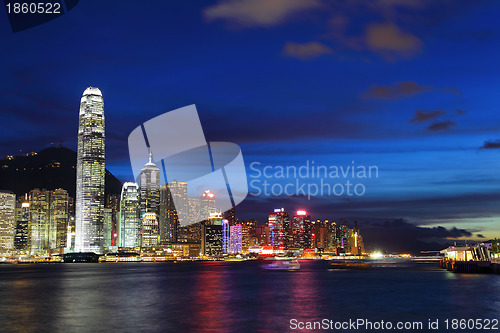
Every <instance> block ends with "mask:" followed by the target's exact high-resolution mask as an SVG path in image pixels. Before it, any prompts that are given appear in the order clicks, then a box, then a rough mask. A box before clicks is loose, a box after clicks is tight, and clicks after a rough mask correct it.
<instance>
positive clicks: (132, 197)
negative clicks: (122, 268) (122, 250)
mask: <svg viewBox="0 0 500 333" xmlns="http://www.w3.org/2000/svg"><path fill="white" fill-rule="evenodd" d="M119 216H120V218H119V223H118V243H119V246H120V247H127V248H133V247H137V246H141V228H142V223H141V217H140V209H139V185H137V183H130V182H126V183H125V184H123V187H122V194H121V198H120V215H119Z"/></svg>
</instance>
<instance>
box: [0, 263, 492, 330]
mask: <svg viewBox="0 0 500 333" xmlns="http://www.w3.org/2000/svg"><path fill="white" fill-rule="evenodd" d="M259 265H260V264H259V263H258V262H189V263H100V264H47V265H44V264H39V265H0V323H1V328H0V330H1V331H2V332H4V331H5V332H9V331H14V332H15V331H19V332H41V331H46V332H89V331H92V332H101V331H120V332H124V331H125V332H137V331H141V332H144V331H151V332H172V331H184V332H191V331H206V332H256V331H261V332H273V331H274V332H275V331H285V330H288V328H289V321H290V319H292V318H295V319H297V320H299V321H313V320H321V319H323V318H328V319H332V320H348V319H357V318H366V319H369V320H382V319H383V320H385V321H388V320H390V321H394V322H395V321H401V320H419V321H424V322H427V319H434V318H441V319H446V318H466V319H468V318H473V319H475V318H500V275H467V274H453V273H450V272H447V271H445V270H441V269H439V268H436V267H435V266H434V265H435V264H431V265H428V264H418V265H412V266H409V267H400V268H395V267H391V268H375V269H364V270H328V266H327V263H326V262H315V261H303V262H301V266H302V267H301V270H300V271H297V272H288V271H268V270H263V269H261V268H260V266H259Z"/></svg>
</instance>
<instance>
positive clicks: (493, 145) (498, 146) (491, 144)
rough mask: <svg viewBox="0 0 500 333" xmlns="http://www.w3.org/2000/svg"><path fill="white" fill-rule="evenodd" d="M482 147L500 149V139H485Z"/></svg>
mask: <svg viewBox="0 0 500 333" xmlns="http://www.w3.org/2000/svg"><path fill="white" fill-rule="evenodd" d="M481 149H500V140H495V141H485V142H484V144H483V146H482V147H481Z"/></svg>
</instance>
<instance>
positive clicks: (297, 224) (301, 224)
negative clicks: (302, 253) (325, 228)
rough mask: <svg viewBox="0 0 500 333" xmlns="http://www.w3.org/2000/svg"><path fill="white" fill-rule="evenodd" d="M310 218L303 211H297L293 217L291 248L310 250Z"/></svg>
mask: <svg viewBox="0 0 500 333" xmlns="http://www.w3.org/2000/svg"><path fill="white" fill-rule="evenodd" d="M311 226H312V225H311V217H310V216H309V215H308V214H307V212H306V211H304V210H299V211H297V214H295V215H294V216H293V219H292V226H291V237H290V238H291V245H290V247H291V248H294V249H308V248H311V246H312V242H311V236H312V232H311Z"/></svg>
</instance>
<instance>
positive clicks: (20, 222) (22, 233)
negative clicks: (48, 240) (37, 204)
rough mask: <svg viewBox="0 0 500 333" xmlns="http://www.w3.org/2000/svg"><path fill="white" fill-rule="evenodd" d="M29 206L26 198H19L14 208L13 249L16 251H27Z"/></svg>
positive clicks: (28, 241)
mask: <svg viewBox="0 0 500 333" xmlns="http://www.w3.org/2000/svg"><path fill="white" fill-rule="evenodd" d="M29 220H30V204H29V202H28V198H27V197H26V198H21V199H20V200H19V201H18V202H17V207H16V236H15V239H14V247H15V248H16V249H17V250H25V251H28V250H29V245H30V243H31V242H30V233H29V231H30V229H29V226H30V223H29Z"/></svg>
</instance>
